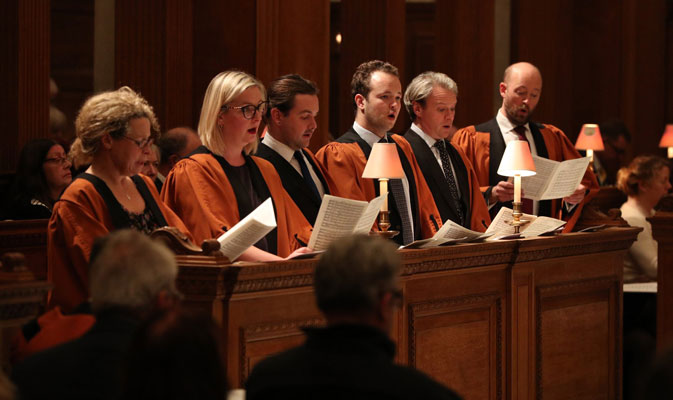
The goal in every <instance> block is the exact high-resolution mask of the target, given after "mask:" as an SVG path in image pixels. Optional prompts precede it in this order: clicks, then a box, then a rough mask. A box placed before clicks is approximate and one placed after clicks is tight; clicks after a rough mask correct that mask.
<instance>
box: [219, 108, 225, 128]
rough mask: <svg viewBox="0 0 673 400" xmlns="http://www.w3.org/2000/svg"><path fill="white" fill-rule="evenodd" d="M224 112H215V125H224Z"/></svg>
mask: <svg viewBox="0 0 673 400" xmlns="http://www.w3.org/2000/svg"><path fill="white" fill-rule="evenodd" d="M224 113H225V111H218V112H217V126H220V125H224Z"/></svg>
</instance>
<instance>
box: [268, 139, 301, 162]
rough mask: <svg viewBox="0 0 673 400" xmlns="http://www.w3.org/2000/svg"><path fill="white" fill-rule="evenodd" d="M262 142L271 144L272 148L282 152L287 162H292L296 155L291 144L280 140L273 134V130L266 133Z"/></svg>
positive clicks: (279, 152)
mask: <svg viewBox="0 0 673 400" xmlns="http://www.w3.org/2000/svg"><path fill="white" fill-rule="evenodd" d="M262 143H264V144H265V145H267V146H269V147H270V148H271V150H273V151H275V152H276V153H278V154H280V156H281V157H283V158H284V159H285V161H287V162H290V161H291V160H292V158H293V157H294V150H292V149H291V148H290V146H288V145H286V144H285V143H282V142H280V141H278V140H277V139H276V138H274V137H273V136H271V132H267V133H266V135H264V139H262Z"/></svg>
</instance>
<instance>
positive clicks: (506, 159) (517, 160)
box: [498, 140, 535, 233]
mask: <svg viewBox="0 0 673 400" xmlns="http://www.w3.org/2000/svg"><path fill="white" fill-rule="evenodd" d="M498 175H502V176H513V177H514V202H513V203H512V205H513V207H512V208H513V212H512V217H514V220H512V222H510V225H512V226H514V233H519V230H520V227H521V225H524V224H526V223H528V222H529V221H524V220H522V219H521V216H522V215H523V213H522V212H521V205H522V203H521V177H522V176H532V175H535V163H534V162H533V156H531V154H530V148H529V147H528V142H525V141H523V140H514V141H512V142H509V144H508V145H507V148H505V154H503V155H502V161H500V166H499V167H498Z"/></svg>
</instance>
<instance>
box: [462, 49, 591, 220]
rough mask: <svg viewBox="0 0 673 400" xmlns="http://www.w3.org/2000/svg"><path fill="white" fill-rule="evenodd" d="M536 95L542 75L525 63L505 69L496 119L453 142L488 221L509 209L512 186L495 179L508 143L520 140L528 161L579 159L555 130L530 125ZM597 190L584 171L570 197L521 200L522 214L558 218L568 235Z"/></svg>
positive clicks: (561, 135)
mask: <svg viewBox="0 0 673 400" xmlns="http://www.w3.org/2000/svg"><path fill="white" fill-rule="evenodd" d="M541 93H542V75H541V74H540V71H539V70H538V69H537V67H535V66H534V65H532V64H530V63H527V62H520V63H516V64H512V65H510V66H509V67H507V69H505V74H504V77H503V81H502V82H500V96H502V107H501V108H500V110H499V111H498V114H497V115H496V117H495V118H493V119H492V120H490V121H488V122H485V123H482V124H479V125H476V126H469V127H467V128H463V129H461V130H460V131H458V132H456V134H455V135H454V137H453V139H452V142H453V143H455V144H456V145H458V146H459V147H461V148H462V149H463V150H464V151H465V153H466V154H467V156H468V158H470V160H471V161H472V165H473V166H474V168H475V170H476V173H477V177H478V179H479V184H480V185H481V190H482V192H483V193H484V197H485V198H486V201H487V203H488V205H489V207H490V211H491V216H495V214H496V213H497V212H498V210H499V209H500V208H501V207H502V206H503V205H504V206H508V207H511V204H510V202H511V201H512V199H513V198H514V185H513V184H512V183H511V182H508V181H507V178H506V177H503V176H500V175H498V174H497V171H498V167H499V165H500V161H501V160H502V155H503V153H504V152H505V146H506V145H507V143H509V142H511V141H514V140H525V141H527V142H528V144H529V146H530V150H531V153H532V154H533V155H537V156H539V157H544V158H548V159H550V160H555V161H564V160H570V159H574V158H579V157H580V154H579V153H578V152H577V150H575V147H574V146H573V144H572V143H571V142H570V140H568V138H567V137H566V135H565V134H564V133H563V132H562V131H561V130H560V129H558V128H556V127H555V126H553V125H548V124H540V123H537V122H533V121H530V116H531V114H532V113H533V111H534V110H535V107H536V106H537V103H538V101H539V100H540V95H541ZM597 190H598V182H597V181H596V177H595V176H594V174H593V173H592V172H591V171H590V170H588V169H587V172H586V173H585V174H584V178H583V179H582V183H581V184H580V185H579V186H578V187H577V189H575V192H573V194H571V195H570V196H568V197H564V198H563V199H555V200H551V201H550V200H546V201H540V202H537V201H535V202H533V201H530V200H527V199H525V198H524V200H523V201H524V205H523V208H524V212H528V213H533V214H536V215H544V216H551V217H555V218H559V217H560V218H563V219H564V220H566V221H568V223H567V225H566V228H565V231H570V230H572V227H573V226H574V224H575V222H576V220H577V218H578V217H579V215H580V213H581V210H582V206H583V204H584V203H586V201H587V194H589V193H590V191H597ZM524 196H525V193H524Z"/></svg>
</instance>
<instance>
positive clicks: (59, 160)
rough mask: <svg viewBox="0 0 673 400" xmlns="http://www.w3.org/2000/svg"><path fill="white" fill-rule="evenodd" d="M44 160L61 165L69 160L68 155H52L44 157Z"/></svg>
mask: <svg viewBox="0 0 673 400" xmlns="http://www.w3.org/2000/svg"><path fill="white" fill-rule="evenodd" d="M44 162H53V163H56V164H58V165H61V166H62V165H65V164H68V163H69V162H70V160H68V157H54V158H45V159H44Z"/></svg>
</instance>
